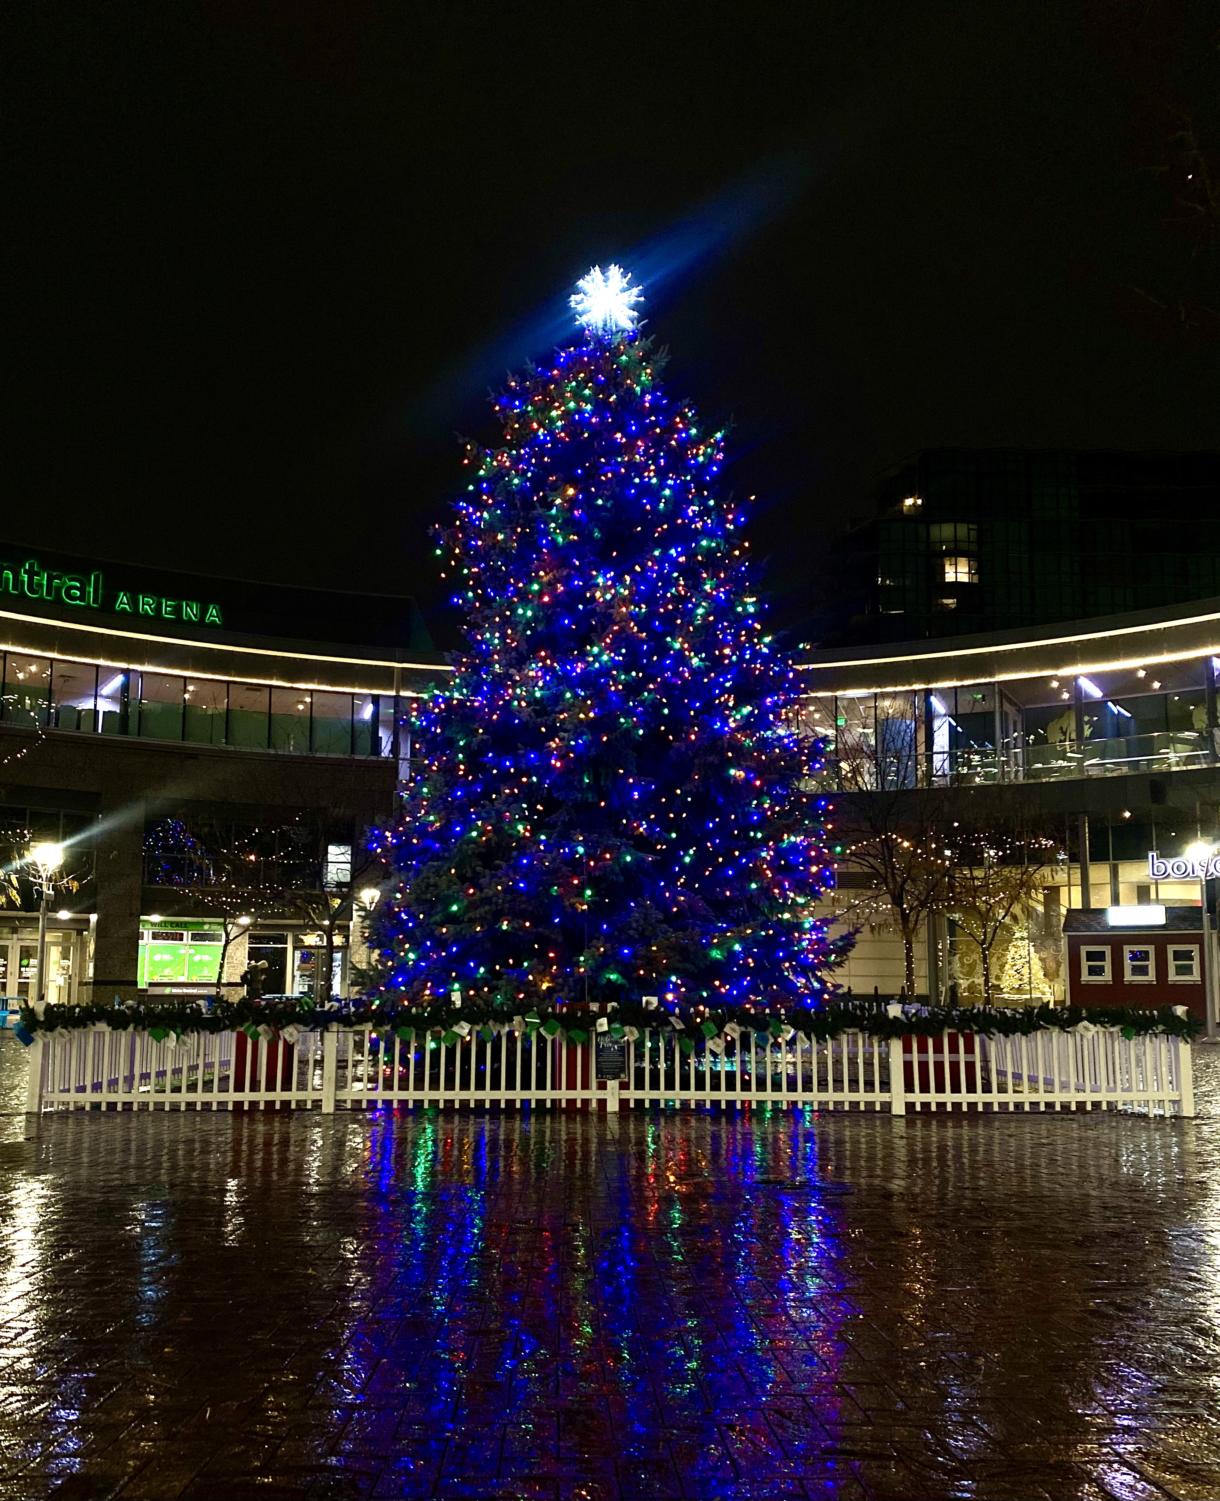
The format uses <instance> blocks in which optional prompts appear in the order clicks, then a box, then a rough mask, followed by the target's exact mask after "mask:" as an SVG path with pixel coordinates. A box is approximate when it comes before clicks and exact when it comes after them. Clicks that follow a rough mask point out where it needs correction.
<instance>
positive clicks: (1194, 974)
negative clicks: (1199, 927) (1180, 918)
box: [1169, 943, 1199, 985]
mask: <svg viewBox="0 0 1220 1501" xmlns="http://www.w3.org/2000/svg"><path fill="white" fill-rule="evenodd" d="M1198 979H1199V950H1198V948H1197V947H1196V946H1195V945H1194V944H1193V943H1183V944H1174V945H1172V946H1171V947H1170V950H1169V983H1170V984H1171V985H1175V984H1176V985H1189V984H1191V983H1192V982H1197V981H1198Z"/></svg>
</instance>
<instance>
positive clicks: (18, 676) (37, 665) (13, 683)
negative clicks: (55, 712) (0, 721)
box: [3, 652, 51, 726]
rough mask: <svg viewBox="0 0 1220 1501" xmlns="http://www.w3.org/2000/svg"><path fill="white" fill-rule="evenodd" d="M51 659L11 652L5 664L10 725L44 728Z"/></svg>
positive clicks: (6, 713) (6, 714)
mask: <svg viewBox="0 0 1220 1501" xmlns="http://www.w3.org/2000/svg"><path fill="white" fill-rule="evenodd" d="M50 696H51V662H50V658H49V657H27V656H26V655H25V653H24V652H9V654H8V656H7V657H6V658H5V663H4V694H3V708H4V719H5V722H6V723H7V724H16V725H25V726H30V725H39V724H41V725H45V724H46V722H47V715H48V712H49V710H50Z"/></svg>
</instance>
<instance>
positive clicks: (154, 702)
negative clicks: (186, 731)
mask: <svg viewBox="0 0 1220 1501" xmlns="http://www.w3.org/2000/svg"><path fill="white" fill-rule="evenodd" d="M183 688H184V684H183V679H182V678H180V677H174V676H171V675H169V674H166V673H163V672H142V673H141V674H140V734H141V735H142V736H145V737H147V738H148V739H150V740H181V739H182V708H183V704H184V702H185V700H184V698H183Z"/></svg>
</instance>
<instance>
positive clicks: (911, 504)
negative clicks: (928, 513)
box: [902, 495, 923, 516]
mask: <svg viewBox="0 0 1220 1501" xmlns="http://www.w3.org/2000/svg"><path fill="white" fill-rule="evenodd" d="M922 507H923V496H922V495H908V496H906V498H905V499H904V500H903V502H902V509H903V511H904V512H905V513H906V515H908V516H910V515H911V514H912V513H913V512H915V511H918V510H921V509H922Z"/></svg>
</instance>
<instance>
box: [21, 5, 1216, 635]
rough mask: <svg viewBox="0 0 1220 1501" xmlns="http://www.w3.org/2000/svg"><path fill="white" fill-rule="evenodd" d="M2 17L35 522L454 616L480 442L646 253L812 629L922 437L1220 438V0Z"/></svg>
mask: <svg viewBox="0 0 1220 1501" xmlns="http://www.w3.org/2000/svg"><path fill="white" fill-rule="evenodd" d="M0 24H2V25H3V27H4V31H5V37H4V43H5V46H4V50H5V53H6V55H7V57H8V59H9V61H8V64H7V67H8V69H9V70H10V78H9V83H8V86H7V88H6V89H5V99H6V103H5V105H4V109H5V115H6V121H5V131H4V135H5V139H6V142H7V152H6V155H7V158H8V178H9V182H8V188H7V191H6V195H5V196H6V204H5V207H6V214H5V218H6V221H7V229H6V237H7V238H8V239H9V242H10V270H11V274H10V276H9V277H8V278H6V280H7V281H8V284H9V291H10V295H11V296H13V299H14V301H15V307H12V308H10V316H9V317H8V318H6V323H7V324H8V326H9V327H10V329H11V330H12V331H13V332H14V333H15V334H16V336H17V339H18V343H17V345H16V347H15V349H14V350H11V351H10V360H9V374H10V380H9V382H8V385H9V398H8V401H7V404H6V405H7V416H8V418H9V423H10V432H9V436H8V438H7V442H6V448H7V450H8V461H9V462H8V470H9V472H8V476H7V478H8V485H7V491H8V497H9V505H8V507H7V508H6V516H5V521H4V524H3V528H2V530H3V531H4V532H6V533H7V534H8V535H9V537H10V538H11V539H12V540H15V541H19V542H31V543H33V542H41V543H42V544H43V545H44V546H50V545H52V538H53V539H54V542H55V543H57V544H58V545H59V546H60V547H61V548H70V549H71V550H73V551H83V552H89V553H93V554H94V555H96V556H98V557H102V558H107V559H129V560H131V561H135V562H144V563H152V564H161V565H173V566H175V567H179V568H187V569H194V570H198V571H201V572H215V573H219V574H230V575H234V576H238V577H247V578H265V579H268V580H275V581H284V582H293V581H297V582H303V583H309V584H330V585H332V586H334V587H339V588H359V587H367V588H369V589H373V590H378V591H400V592H414V593H415V594H417V595H418V596H419V597H420V599H421V601H422V602H423V603H424V604H425V606H427V607H429V608H432V607H434V606H435V605H436V603H437V601H438V600H439V598H440V593H441V591H440V589H439V586H438V584H437V582H436V580H435V578H434V575H433V570H432V556H431V545H430V543H428V542H427V540H426V536H425V532H426V528H427V526H428V525H430V524H431V523H433V522H434V521H436V520H437V519H439V518H440V517H441V516H442V515H443V513H444V507H445V503H446V499H447V497H448V496H449V495H451V494H452V493H453V492H454V490H455V489H456V488H457V486H458V485H459V484H460V483H461V480H460V468H459V463H458V450H457V446H456V443H455V441H454V435H455V434H456V433H458V432H462V433H468V434H471V435H473V436H476V437H477V436H489V435H490V430H489V428H488V426H487V418H486V408H485V405H484V401H485V395H486V391H487V388H488V387H489V385H492V384H495V383H496V382H497V381H498V380H499V379H500V377H501V375H502V373H503V371H504V370H505V369H506V368H508V367H509V366H512V365H517V364H520V363H521V362H523V361H524V360H525V359H527V358H529V357H530V356H545V355H546V353H547V352H548V350H549V348H550V347H551V346H552V344H553V343H554V341H555V340H556V339H558V338H560V337H562V336H563V332H564V328H565V324H564V318H563V314H564V298H565V296H566V293H567V291H568V290H569V288H570V285H571V283H572V282H573V280H574V279H575V278H576V277H577V276H578V275H580V274H581V273H582V272H583V271H584V270H585V269H586V267H587V266H588V265H589V264H590V263H591V262H593V261H606V260H609V259H615V258H618V259H621V260H623V261H624V262H625V263H627V264H628V265H630V266H632V267H633V268H634V269H635V270H636V272H637V275H638V276H639V277H640V279H641V280H644V281H645V282H647V283H648V284H649V294H650V295H649V304H648V316H649V323H650V328H651V330H652V331H653V332H654V333H655V334H656V335H657V336H658V338H659V339H660V340H662V341H663V342H664V343H666V344H667V345H668V346H669V347H670V350H671V363H670V367H669V378H670V381H671V383H672V384H673V385H674V386H676V387H677V388H678V389H679V390H680V391H682V392H683V393H685V394H688V395H690V396H691V397H693V398H694V399H695V401H696V402H697V403H698V404H699V405H700V407H701V408H702V410H703V411H704V412H705V413H706V414H707V415H708V416H712V417H715V418H718V419H723V418H726V417H732V418H733V419H734V421H735V426H736V432H735V440H734V447H735V453H736V458H735V462H734V464H733V467H732V469H731V471H730V474H731V481H732V484H733V486H734V488H735V489H737V490H738V491H739V492H741V493H747V494H749V493H755V492H756V493H757V494H758V495H759V503H758V508H757V513H756V520H755V522H754V525H753V539H754V545H755V549H756V552H757V553H758V554H760V555H761V556H762V557H764V558H765V559H767V560H768V563H769V579H770V584H771V587H772V589H773V591H774V593H775V595H776V597H777V606H778V615H779V619H780V621H781V622H782V623H784V624H787V625H791V626H793V627H794V628H796V629H797V630H799V628H800V623H801V621H802V619H803V618H804V616H805V614H806V613H807V611H808V608H809V599H810V587H811V586H810V579H811V578H812V577H813V575H814V573H815V571H816V562H817V558H818V555H819V550H820V546H821V541H822V539H823V538H824V537H825V535H826V533H827V531H828V530H829V529H832V528H834V527H836V526H838V525H840V524H842V523H843V522H844V521H845V520H846V519H847V518H848V517H849V516H851V515H853V514H860V513H862V511H863V510H864V509H865V506H866V497H867V495H868V490H869V485H870V483H871V481H872V480H873V479H874V477H875V476H876V475H877V474H878V473H879V472H880V471H881V470H883V469H884V468H885V467H886V466H888V465H891V464H893V463H895V462H896V461H898V460H899V459H901V458H902V457H904V456H906V455H907V454H909V453H911V452H913V451H915V450H916V449H918V448H921V447H934V446H940V445H955V444H962V445H973V446H991V445H1009V444H1012V445H1021V446H1031V447H1036V446H1060V445H1061V446H1077V447H1098V446H1115V447H1188V448H1199V447H1220V419H1218V416H1217V411H1218V409H1217V399H1216V398H1217V389H1218V386H1217V373H1218V370H1220V365H1218V357H1220V341H1217V340H1214V339H1209V338H1208V337H1206V336H1201V335H1199V334H1198V332H1197V331H1195V332H1192V331H1191V329H1190V328H1187V329H1186V330H1185V331H1183V330H1181V328H1180V327H1178V326H1177V325H1178V324H1180V322H1181V320H1180V319H1175V316H1174V312H1173V306H1174V305H1175V299H1179V298H1180V297H1182V296H1183V295H1184V294H1183V292H1182V288H1183V287H1187V289H1188V291H1190V292H1191V295H1193V291H1192V290H1191V289H1190V288H1189V287H1188V284H1189V283H1190V282H1191V278H1192V277H1196V276H1197V271H1198V266H1199V264H1200V262H1199V254H1198V252H1199V242H1198V236H1197V234H1196V233H1195V231H1194V230H1192V229H1191V228H1190V227H1189V226H1188V227H1187V229H1186V230H1185V232H1183V230H1182V228H1181V226H1175V225H1174V224H1173V222H1171V221H1172V220H1173V218H1174V214H1173V200H1174V196H1175V192H1177V191H1178V190H1182V191H1184V192H1185V193H1186V194H1187V195H1188V196H1189V194H1190V193H1191V192H1192V191H1193V189H1190V188H1185V189H1183V188H1182V184H1181V183H1177V184H1175V182H1174V179H1173V172H1175V171H1176V172H1179V173H1180V171H1181V152H1180V151H1179V152H1178V155H1177V157H1176V158H1173V156H1172V151H1171V150H1170V148H1169V147H1167V146H1166V144H1165V143H1166V142H1167V140H1168V138H1169V134H1170V131H1169V129H1168V128H1167V127H1166V124H1165V117H1166V110H1169V111H1170V112H1172V111H1173V110H1179V111H1180V110H1181V109H1188V110H1198V111H1201V113H1199V114H1197V115H1192V116H1191V119H1192V123H1193V124H1194V125H1195V126H1197V128H1198V130H1199V131H1200V132H1202V134H1203V135H1205V136H1208V137H1209V139H1210V140H1211V141H1212V142H1213V143H1214V141H1215V139H1216V136H1215V125H1216V116H1215V108H1216V104H1215V101H1216V98H1217V94H1218V90H1217V76H1218V70H1217V41H1218V40H1220V14H1218V13H1217V10H1216V8H1215V7H1213V6H1210V5H1208V4H1205V3H1202V0H1199V3H1194V4H1182V5H1180V6H1179V5H1176V4H1170V3H1167V4H1165V5H1156V4H1151V3H1144V0H1132V3H1131V4H1130V5H1128V4H1126V3H1122V0H1115V3H1109V4H1099V5H1097V6H1096V7H1095V8H1094V7H1091V6H1089V5H1080V4H1041V3H1029V0H1019V3H1011V4H1010V3H1008V0H986V3H981V4H978V3H976V4H970V3H960V4H955V5H949V6H937V5H926V4H920V3H912V4H903V5H896V4H894V3H893V0H884V3H879V4H873V3H868V0H850V3H844V4H834V3H828V0H817V3H812V0H808V3H801V0H784V3H779V4H771V3H757V0H756V3H751V4H746V3H742V4H739V5H735V6H729V5H720V6H713V5H702V4H700V5H695V4H681V5H679V4H665V3H660V4H657V5H653V6H647V7H645V6H639V7H636V6H631V5H626V4H609V5H597V6H582V5H574V4H566V5H563V6H554V7H552V6H550V5H547V4H542V3H536V4H530V5H511V4H493V3H490V0H483V3H475V4H469V3H462V0H445V3H443V4H440V5H429V6H426V7H417V6H415V5H410V4H406V3H399V4H383V5H376V4H373V3H371V0H334V3H332V4H329V5H323V4H307V3H304V0H296V3H289V0H281V3H266V0H263V3H260V0H199V3H187V0H157V3H155V4H151V5H148V6H147V7H142V6H134V5H125V4H122V3H113V0H109V3H106V4H96V5H90V4H86V3H82V0H76V3H73V4H67V5H63V6H57V5H52V4H49V3H46V0H40V3H37V4H28V5H27V4H24V3H14V0H10V4H9V6H8V7H7V8H6V11H5V15H4V19H3V22H2V23H0ZM1209 111H1210V113H1209ZM1175 118H1176V117H1175ZM1167 152H1169V154H1168V155H1167V154H1166V153H1167ZM1166 163H1168V164H1169V166H1170V167H1171V169H1172V170H1171V172H1170V174H1169V175H1168V176H1166V175H1164V174H1160V175H1158V174H1157V173H1156V172H1155V171H1152V170H1150V169H1151V168H1155V167H1157V166H1159V165H1165V164H1166ZM1192 235H1193V236H1194V237H1193V238H1192ZM12 252H15V264H14V258H13V255H12ZM1192 257H1193V259H1192ZM1194 290H1197V288H1195V289H1194ZM1161 302H1165V303H1168V304H1170V305H1171V306H1170V309H1169V311H1168V312H1167V313H1165V314H1164V315H1163V314H1162V309H1161V308H1160V306H1159V305H1158V304H1159V303H1161ZM1186 321H1187V323H1188V324H1189V323H1190V322H1191V319H1190V318H1187V320H1186ZM436 619H437V627H438V634H439V635H440V636H441V638H442V639H443V638H444V637H445V636H446V635H447V634H448V628H447V627H446V625H445V623H444V619H443V614H442V615H441V616H440V617H436Z"/></svg>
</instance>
